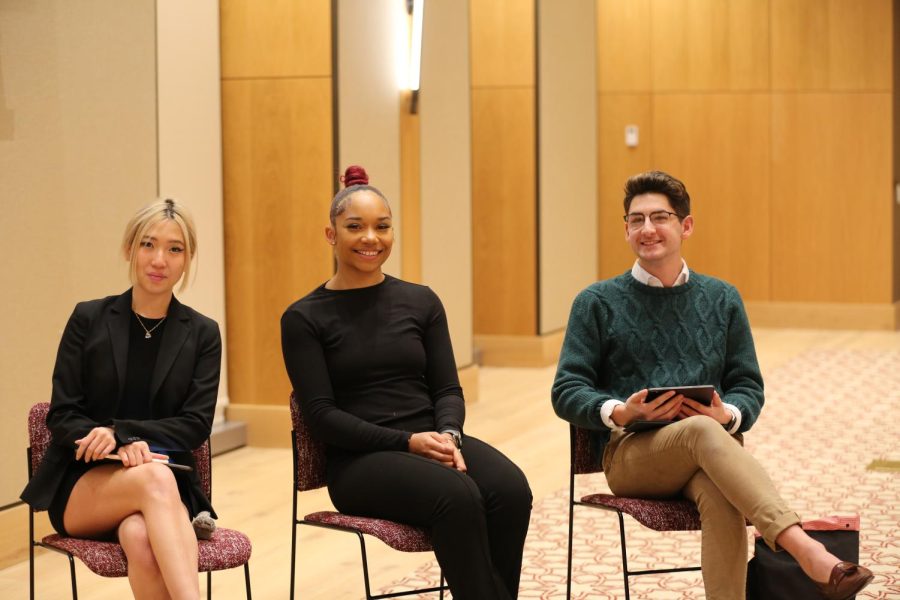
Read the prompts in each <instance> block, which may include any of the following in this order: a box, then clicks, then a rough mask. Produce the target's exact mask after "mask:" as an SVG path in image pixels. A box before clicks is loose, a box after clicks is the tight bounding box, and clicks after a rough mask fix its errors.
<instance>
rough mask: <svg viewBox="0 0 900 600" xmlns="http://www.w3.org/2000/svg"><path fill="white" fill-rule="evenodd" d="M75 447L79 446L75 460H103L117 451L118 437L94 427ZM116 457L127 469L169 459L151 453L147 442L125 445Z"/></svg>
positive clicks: (104, 429) (109, 429)
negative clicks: (155, 460) (154, 460)
mask: <svg viewBox="0 0 900 600" xmlns="http://www.w3.org/2000/svg"><path fill="white" fill-rule="evenodd" d="M75 445H76V446H78V448H77V449H76V450H75V460H84V462H91V461H94V460H103V459H104V458H107V457H109V455H110V454H111V453H112V452H113V450H115V449H116V436H115V434H114V433H113V430H112V429H111V428H109V427H94V428H93V429H91V431H90V432H89V433H88V434H87V435H86V436H84V437H83V438H81V439H80V440H75ZM115 455H116V456H118V457H119V460H121V461H122V465H123V466H125V467H136V466H138V465H142V464H144V463H148V462H151V461H153V459H154V458H156V459H162V460H167V459H168V458H169V457H168V456H166V455H164V454H157V453H156V452H150V446H148V445H147V442H132V443H131V444H125V445H124V446H121V447H120V448H119V449H118V450H117V451H116V454H115Z"/></svg>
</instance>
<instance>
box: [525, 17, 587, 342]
mask: <svg viewBox="0 0 900 600" xmlns="http://www.w3.org/2000/svg"><path fill="white" fill-rule="evenodd" d="M594 3H595V0H569V1H567V2H557V1H554V0H538V3H537V6H538V31H537V36H538V43H537V51H538V56H537V61H538V83H537V86H538V139H537V144H538V161H537V163H538V239H539V250H540V252H539V256H538V269H539V285H538V287H539V291H538V295H539V298H540V302H539V307H540V312H539V316H540V321H539V322H540V326H539V330H538V333H540V334H546V333H549V332H551V331H556V330H559V329H562V328H564V327H565V326H566V323H567V322H568V320H569V309H570V308H571V306H572V300H573V299H574V298H575V295H576V294H577V293H578V292H579V291H581V290H582V289H584V288H585V287H586V286H588V285H589V284H590V283H592V282H594V281H595V280H596V277H597V254H596V250H595V249H596V247H597V228H596V222H597V136H596V131H597V96H596V83H595V76H596V61H595V56H596V44H597V42H596V31H595V27H596V22H595V17H594Z"/></svg>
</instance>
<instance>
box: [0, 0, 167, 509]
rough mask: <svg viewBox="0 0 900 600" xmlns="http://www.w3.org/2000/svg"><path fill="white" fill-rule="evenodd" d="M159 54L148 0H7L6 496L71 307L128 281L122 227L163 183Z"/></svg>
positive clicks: (1, 432)
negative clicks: (122, 252)
mask: <svg viewBox="0 0 900 600" xmlns="http://www.w3.org/2000/svg"><path fill="white" fill-rule="evenodd" d="M155 57H156V47H155V5H154V2H152V1H150V0H144V1H140V2H131V3H128V4H127V5H126V4H124V3H121V2H117V1H116V0H85V1H84V2H79V3H77V4H76V3H71V2H65V1H63V0H41V1H34V2H27V3H23V2H18V3H6V2H4V3H0V107H2V111H0V206H2V213H3V218H2V219H0V254H2V256H3V257H4V260H3V264H4V274H5V276H6V281H7V285H4V286H3V288H4V294H3V301H2V310H0V331H2V332H3V333H2V339H3V341H2V343H0V402H2V404H3V406H4V415H5V416H6V418H4V419H2V420H0V474H2V475H0V506H3V505H6V504H9V503H11V502H15V501H17V499H18V495H19V492H20V491H21V488H22V486H23V485H24V482H25V479H26V471H25V465H24V458H23V456H24V453H25V452H24V449H25V447H26V445H27V437H26V431H25V419H26V414H27V411H28V407H30V406H31V405H32V404H33V403H35V402H39V401H45V400H49V397H50V375H51V372H52V369H53V362H54V358H55V355H56V348H57V345H58V344H59V337H60V335H61V333H62V330H63V327H64V326H65V324H66V320H67V319H68V317H69V315H70V314H71V312H72V308H73V307H74V305H75V303H76V302H78V301H81V300H86V299H90V298H97V297H101V296H104V295H108V294H115V293H119V292H121V291H123V290H124V289H126V288H127V287H128V285H129V284H128V277H127V272H126V269H125V264H124V261H123V259H122V258H121V255H120V253H119V243H120V236H121V233H122V229H123V228H124V225H125V222H126V220H127V219H128V217H129V216H130V214H131V213H132V212H133V211H134V210H136V209H137V208H138V207H139V206H140V205H142V204H145V203H147V202H149V201H152V200H153V199H154V198H155V197H156V192H157V162H156V89H155V88H156V74H155V73H156V58H155Z"/></svg>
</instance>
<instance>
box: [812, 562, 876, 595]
mask: <svg viewBox="0 0 900 600" xmlns="http://www.w3.org/2000/svg"><path fill="white" fill-rule="evenodd" d="M873 577H874V575H872V571H870V570H869V569H867V568H865V567H861V566H859V565H857V564H855V563H852V562H839V563H838V564H836V565H834V567H833V568H832V569H831V577H829V578H828V583H819V582H815V583H816V585H817V586H818V587H819V591H820V592H822V596H823V597H824V598H827V600H847V599H848V598H852V597H853V596H855V595H856V594H857V593H858V592H859V591H860V590H862V589H863V588H864V587H866V586H867V585H869V582H870V581H872V578H873Z"/></svg>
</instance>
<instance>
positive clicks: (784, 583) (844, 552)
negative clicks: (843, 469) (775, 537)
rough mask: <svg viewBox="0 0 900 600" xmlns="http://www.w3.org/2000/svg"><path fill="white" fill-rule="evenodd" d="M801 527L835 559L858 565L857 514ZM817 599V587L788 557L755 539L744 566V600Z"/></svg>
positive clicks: (818, 521) (812, 522)
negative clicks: (752, 550)
mask: <svg viewBox="0 0 900 600" xmlns="http://www.w3.org/2000/svg"><path fill="white" fill-rule="evenodd" d="M801 526H802V527H803V529H804V530H806V533H808V534H809V536H810V537H811V538H813V539H815V540H818V541H820V542H822V543H823V544H825V547H826V548H827V549H828V551H829V552H831V553H832V554H834V555H835V556H837V557H838V558H839V559H841V560H846V561H849V562H853V563H858V562H859V516H858V515H857V516H854V517H828V518H827V519H818V520H816V521H808V522H805V523H802V524H801ZM821 597H822V595H821V594H820V593H819V588H818V587H816V584H815V583H813V581H812V580H811V579H810V578H809V577H807V576H806V574H805V573H804V572H803V570H802V569H801V568H800V565H799V564H797V561H795V560H794V559H793V557H792V556H791V555H790V554H788V553H787V552H785V551H783V550H782V551H779V552H773V551H772V549H771V548H769V546H768V545H767V544H766V542H765V541H764V540H763V539H762V538H761V537H757V538H756V548H755V551H754V556H753V558H752V559H750V562H749V563H747V600H807V599H809V600H819V599H821ZM854 598H855V596H854Z"/></svg>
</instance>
